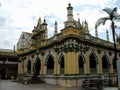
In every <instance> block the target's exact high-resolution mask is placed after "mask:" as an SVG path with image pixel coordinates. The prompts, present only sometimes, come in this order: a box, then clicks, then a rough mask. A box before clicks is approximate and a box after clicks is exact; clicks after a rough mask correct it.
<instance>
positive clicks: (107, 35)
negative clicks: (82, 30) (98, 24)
mask: <svg viewBox="0 0 120 90" xmlns="http://www.w3.org/2000/svg"><path fill="white" fill-rule="evenodd" d="M106 37H107V41H109V34H108V30H106Z"/></svg>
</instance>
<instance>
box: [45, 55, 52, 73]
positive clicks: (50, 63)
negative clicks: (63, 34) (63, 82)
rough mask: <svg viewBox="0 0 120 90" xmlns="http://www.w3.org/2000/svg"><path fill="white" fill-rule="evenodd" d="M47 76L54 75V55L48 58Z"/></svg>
mask: <svg viewBox="0 0 120 90" xmlns="http://www.w3.org/2000/svg"><path fill="white" fill-rule="evenodd" d="M46 64H47V72H46V73H47V74H48V75H51V74H54V58H53V56H52V55H49V56H48V58H47V62H46Z"/></svg>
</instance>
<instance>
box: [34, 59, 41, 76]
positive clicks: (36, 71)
mask: <svg viewBox="0 0 120 90" xmlns="http://www.w3.org/2000/svg"><path fill="white" fill-rule="evenodd" d="M40 68H41V61H40V59H39V58H38V57H37V58H36V59H35V62H34V66H33V74H34V75H36V76H37V75H39V73H40Z"/></svg>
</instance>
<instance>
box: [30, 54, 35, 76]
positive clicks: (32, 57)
mask: <svg viewBox="0 0 120 90" xmlns="http://www.w3.org/2000/svg"><path fill="white" fill-rule="evenodd" d="M33 66H34V55H33V54H32V55H31V74H33Z"/></svg>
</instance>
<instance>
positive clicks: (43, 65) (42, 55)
mask: <svg viewBox="0 0 120 90" xmlns="http://www.w3.org/2000/svg"><path fill="white" fill-rule="evenodd" d="M44 54H45V53H44V52H41V69H40V70H41V74H42V75H43V74H45V73H44V72H45V69H44V67H45V63H44V62H45V58H44Z"/></svg>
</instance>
